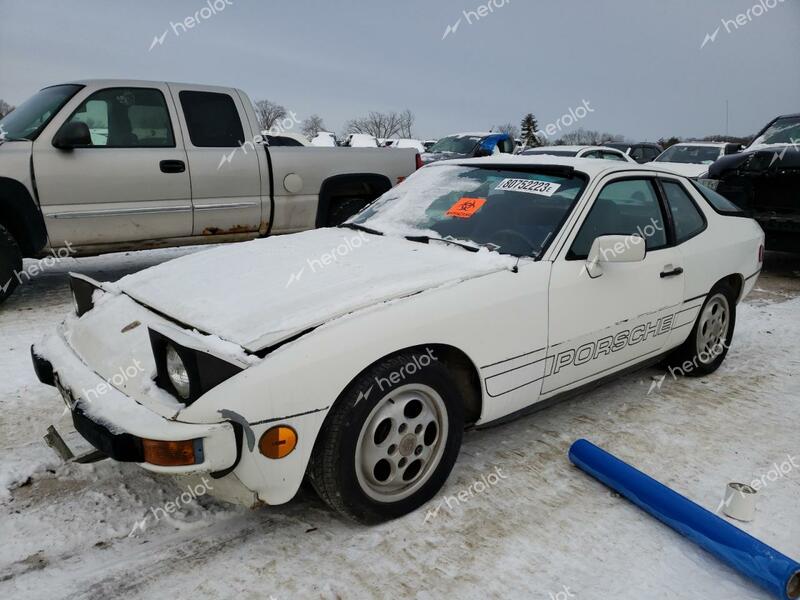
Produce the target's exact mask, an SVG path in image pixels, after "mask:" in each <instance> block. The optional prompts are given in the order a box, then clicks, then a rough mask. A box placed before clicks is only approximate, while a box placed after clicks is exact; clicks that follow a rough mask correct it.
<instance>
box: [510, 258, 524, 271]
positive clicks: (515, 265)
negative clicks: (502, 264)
mask: <svg viewBox="0 0 800 600" xmlns="http://www.w3.org/2000/svg"><path fill="white" fill-rule="evenodd" d="M521 260H522V257H521V256H518V257H517V262H515V263H514V266H513V267H511V272H512V273H519V261H521Z"/></svg>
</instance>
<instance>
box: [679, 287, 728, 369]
mask: <svg viewBox="0 0 800 600" xmlns="http://www.w3.org/2000/svg"><path fill="white" fill-rule="evenodd" d="M735 326H736V293H735V292H734V290H733V288H732V287H731V286H730V285H729V284H727V283H724V282H721V283H718V284H717V285H716V286H714V288H713V289H712V290H711V292H710V293H709V294H708V297H707V298H706V301H705V303H704V304H703V307H702V308H701V309H700V314H699V315H698V316H697V321H696V322H695V324H694V328H692V333H691V334H689V338H688V339H687V340H686V341H685V342H684V343H683V345H682V346H680V347H679V348H678V349H677V350H676V351H675V353H674V354H673V355H672V356H671V357H670V358H669V359H668V361H667V362H668V364H669V366H670V369H671V371H673V372H678V373H681V374H682V375H686V376H687V377H702V376H703V375H708V374H710V373H713V372H714V371H716V370H717V369H718V368H719V366H720V365H721V364H722V362H723V361H724V360H725V357H726V356H727V355H728V349H729V348H730V347H731V342H732V341H733V330H734V328H735ZM690 365H691V366H690Z"/></svg>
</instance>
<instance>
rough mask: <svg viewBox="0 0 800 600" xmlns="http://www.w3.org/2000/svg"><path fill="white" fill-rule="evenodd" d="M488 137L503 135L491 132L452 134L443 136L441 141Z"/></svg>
mask: <svg viewBox="0 0 800 600" xmlns="http://www.w3.org/2000/svg"><path fill="white" fill-rule="evenodd" d="M487 135H501V134H499V133H492V132H491V131H465V132H462V133H450V134H448V135H445V136H442V137H440V138H439V139H440V140H441V139H444V138H446V137H486V136H487Z"/></svg>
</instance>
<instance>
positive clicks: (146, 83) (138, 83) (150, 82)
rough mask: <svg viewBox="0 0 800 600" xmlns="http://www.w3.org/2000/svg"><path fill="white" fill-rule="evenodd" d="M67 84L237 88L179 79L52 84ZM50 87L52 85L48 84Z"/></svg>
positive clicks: (98, 80)
mask: <svg viewBox="0 0 800 600" xmlns="http://www.w3.org/2000/svg"><path fill="white" fill-rule="evenodd" d="M68 84H76V85H92V86H99V87H124V86H131V87H142V86H153V85H164V84H167V85H180V86H184V85H185V86H190V87H201V88H210V89H219V90H231V89H238V88H234V87H233V86H221V85H207V84H205V83H186V82H180V81H163V80H162V81H155V80H147V79H76V80H73V81H65V82H63V83H57V84H53V85H68ZM48 87H52V86H48Z"/></svg>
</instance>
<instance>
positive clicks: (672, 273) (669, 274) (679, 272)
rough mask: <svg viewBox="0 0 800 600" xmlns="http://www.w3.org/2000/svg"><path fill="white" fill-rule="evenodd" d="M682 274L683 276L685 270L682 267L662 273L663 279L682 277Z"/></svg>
mask: <svg viewBox="0 0 800 600" xmlns="http://www.w3.org/2000/svg"><path fill="white" fill-rule="evenodd" d="M670 266H671V265H667V267H670ZM667 267H664V268H667ZM682 274H683V268H682V267H675V268H674V269H672V270H671V271H661V279H664V278H665V277H675V276H676V275H682Z"/></svg>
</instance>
